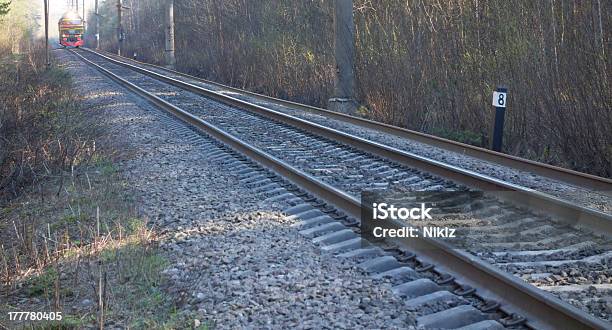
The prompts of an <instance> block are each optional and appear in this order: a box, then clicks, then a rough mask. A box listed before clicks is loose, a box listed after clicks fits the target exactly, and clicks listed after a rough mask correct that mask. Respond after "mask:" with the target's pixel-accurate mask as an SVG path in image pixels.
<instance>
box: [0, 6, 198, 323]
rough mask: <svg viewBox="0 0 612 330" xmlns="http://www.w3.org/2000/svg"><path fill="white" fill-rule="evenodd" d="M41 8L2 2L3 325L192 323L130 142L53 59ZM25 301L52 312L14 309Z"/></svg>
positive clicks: (29, 307) (0, 192)
mask: <svg viewBox="0 0 612 330" xmlns="http://www.w3.org/2000/svg"><path fill="white" fill-rule="evenodd" d="M40 7H41V8H40V9H42V6H40ZM37 9H38V8H37V7H35V6H34V5H33V4H32V2H31V1H26V0H13V1H12V3H6V2H0V81H2V83H1V84H0V329H18V328H24V329H25V328H28V329H29V328H32V329H82V328H101V324H102V325H104V326H105V327H121V328H133V329H143V328H155V329H183V328H189V324H187V323H185V322H187V321H186V320H187V317H186V315H184V314H180V313H178V312H177V311H176V309H175V307H174V304H173V302H172V301H170V300H169V298H167V295H165V294H163V291H162V290H163V289H162V287H163V284H164V279H163V278H162V276H161V275H160V272H161V271H162V270H163V269H164V268H165V267H166V266H167V261H166V259H165V258H164V257H163V255H162V254H161V253H160V251H159V250H158V248H157V244H156V242H157V236H156V233H155V232H154V231H153V230H151V228H150V227H149V226H148V225H147V223H146V219H143V218H142V217H141V216H140V215H139V214H138V213H137V211H136V206H135V201H134V198H133V196H132V193H131V191H130V188H129V185H128V184H127V182H126V181H125V179H124V178H123V177H122V175H121V172H120V171H119V169H118V168H117V167H116V165H115V164H116V161H117V159H118V158H119V157H121V152H122V150H123V149H120V148H117V147H115V146H114V145H112V144H111V143H109V141H111V140H112V139H109V138H108V133H107V131H106V129H105V126H104V125H103V124H101V122H103V121H102V120H96V117H95V116H96V109H90V108H87V107H86V106H84V105H83V104H84V103H83V99H82V95H80V94H79V93H78V90H77V89H76V88H75V86H74V82H73V80H72V78H71V76H70V75H69V74H68V72H67V71H66V70H65V69H64V68H63V63H60V62H59V61H58V59H57V58H56V57H55V55H54V56H53V58H52V65H51V67H47V66H46V64H45V53H44V49H43V47H44V46H43V45H44V41H43V40H41V39H39V38H38V37H37V31H38V29H39V27H38V26H37V25H36V21H35V20H29V19H28V18H32V17H34V16H35V14H36V13H37V12H38V11H37ZM58 51H63V50H57V51H52V54H56V53H57V52H58ZM97 119H100V118H97ZM26 311H27V312H41V313H43V314H41V315H47V316H43V317H44V318H43V319H42V321H36V322H31V321H25V320H22V321H18V320H11V319H10V316H9V315H10V314H9V313H14V312H26ZM50 313H56V314H53V315H54V316H53V318H54V319H55V320H52V319H51V318H50V316H49V315H50ZM57 313H59V314H61V320H58V317H57V315H58V314H57Z"/></svg>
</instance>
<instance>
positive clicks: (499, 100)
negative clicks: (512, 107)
mask: <svg viewBox="0 0 612 330" xmlns="http://www.w3.org/2000/svg"><path fill="white" fill-rule="evenodd" d="M493 106H494V107H497V108H505V107H506V93H505V92H493Z"/></svg>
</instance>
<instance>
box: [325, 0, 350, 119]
mask: <svg viewBox="0 0 612 330" xmlns="http://www.w3.org/2000/svg"><path fill="white" fill-rule="evenodd" d="M334 52H335V54H334V55H335V59H336V79H335V83H334V97H333V98H331V99H330V100H329V104H328V108H329V109H330V110H332V111H336V112H342V113H347V114H354V113H355V111H356V109H357V102H356V101H355V23H354V21H353V0H334Z"/></svg>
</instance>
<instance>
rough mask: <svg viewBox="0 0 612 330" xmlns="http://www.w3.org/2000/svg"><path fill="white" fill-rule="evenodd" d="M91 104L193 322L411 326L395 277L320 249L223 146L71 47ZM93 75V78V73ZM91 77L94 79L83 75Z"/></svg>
mask: <svg viewBox="0 0 612 330" xmlns="http://www.w3.org/2000/svg"><path fill="white" fill-rule="evenodd" d="M56 53H57V56H58V59H59V60H60V61H62V62H66V64H65V67H66V68H67V69H68V70H69V71H70V73H71V74H72V75H73V76H74V77H77V78H75V80H76V82H77V84H79V85H80V91H81V92H82V93H84V94H85V95H86V96H85V97H86V99H87V100H88V102H91V105H92V108H91V111H101V112H103V113H104V118H105V119H104V120H105V121H107V122H108V123H109V124H112V125H114V126H113V127H114V130H115V132H116V135H115V137H116V140H115V142H116V143H117V144H125V145H126V148H128V149H129V150H130V153H129V154H130V156H129V157H125V159H123V160H122V162H121V170H122V171H123V173H124V175H125V177H126V179H127V181H128V182H129V184H130V185H131V186H132V188H133V189H134V190H135V191H136V192H137V196H138V198H139V200H140V204H141V208H142V210H141V211H142V213H143V216H145V217H147V218H148V219H149V222H150V224H151V225H152V226H153V228H154V230H155V231H157V232H158V233H160V236H159V243H160V247H161V248H162V249H163V250H164V251H165V252H164V254H165V256H166V257H167V258H168V260H169V261H170V265H169V266H168V267H167V268H166V270H165V271H164V275H165V278H166V279H167V281H166V283H165V284H164V289H165V291H166V292H167V293H168V294H170V295H171V296H172V297H173V299H174V300H175V301H176V304H177V307H178V308H179V310H181V311H191V312H195V313H196V315H197V317H198V318H197V319H194V325H199V324H203V325H210V326H215V327H220V328H245V327H246V328H294V327H298V328H326V327H332V328H347V329H348V328H351V329H352V328H409V327H411V325H413V324H414V316H413V314H411V313H409V312H408V311H407V309H406V307H405V306H404V303H403V301H401V299H400V298H398V297H396V296H394V295H393V294H392V292H391V290H390V284H389V283H387V282H381V281H375V280H372V279H371V278H370V277H369V276H367V275H366V274H364V273H363V272H362V271H361V270H359V269H358V268H357V267H356V264H355V263H354V262H352V261H349V260H341V259H338V258H333V257H332V256H331V255H327V254H325V253H322V252H321V251H320V250H319V248H318V247H316V246H315V245H314V244H313V243H311V242H310V241H309V240H307V239H304V238H303V237H302V236H300V235H298V234H297V230H296V229H295V228H293V227H292V226H291V225H292V224H293V223H294V220H288V219H287V218H286V217H285V216H283V214H282V213H281V212H280V210H281V207H282V205H274V204H268V203H265V202H263V201H261V200H260V198H258V197H257V196H256V195H254V194H252V192H251V191H250V190H249V189H248V188H247V187H245V186H244V185H242V184H241V183H240V182H239V181H238V176H237V175H236V174H235V173H231V172H229V171H227V169H224V168H223V167H222V166H221V165H220V163H219V162H216V161H215V160H214V157H209V155H210V154H211V153H213V152H218V150H219V149H218V147H217V146H216V145H215V143H212V142H211V141H210V140H208V139H207V138H204V137H202V136H200V135H199V134H197V133H195V132H193V131H191V130H189V129H187V128H185V127H184V126H183V125H182V124H181V123H179V122H177V121H176V120H174V119H172V118H170V117H169V116H167V115H165V114H163V113H162V112H161V111H160V110H157V109H155V108H153V107H151V106H150V105H148V104H146V103H144V102H143V101H141V100H140V99H138V98H137V97H135V96H132V95H130V94H128V93H126V91H125V90H123V89H121V88H120V87H118V86H117V85H115V84H113V83H110V82H109V80H108V79H107V78H106V77H104V76H103V75H101V74H100V73H99V72H97V71H95V70H93V69H92V68H90V67H88V66H86V64H84V63H83V62H81V61H79V60H78V59H77V58H76V57H74V56H73V55H70V54H69V53H67V52H65V51H57V52H56ZM85 77H86V78H85ZM85 80H86V83H85Z"/></svg>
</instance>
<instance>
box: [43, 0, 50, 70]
mask: <svg viewBox="0 0 612 330" xmlns="http://www.w3.org/2000/svg"><path fill="white" fill-rule="evenodd" d="M44 6H45V64H47V67H48V66H50V65H51V61H50V60H49V0H44Z"/></svg>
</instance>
